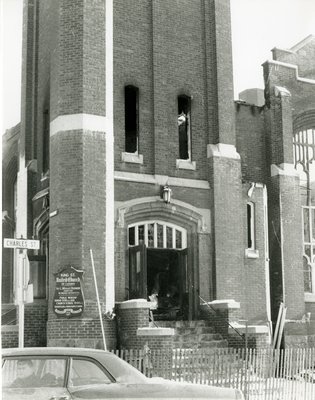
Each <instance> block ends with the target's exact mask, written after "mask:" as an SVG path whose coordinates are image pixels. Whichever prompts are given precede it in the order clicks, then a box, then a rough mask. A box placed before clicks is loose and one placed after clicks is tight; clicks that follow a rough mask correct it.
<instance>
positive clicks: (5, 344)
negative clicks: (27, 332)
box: [1, 325, 19, 349]
mask: <svg viewBox="0 0 315 400" xmlns="http://www.w3.org/2000/svg"><path fill="white" fill-rule="evenodd" d="M18 345H19V332H18V326H17V325H8V326H2V327H1V347H2V348H3V349H9V348H11V347H18Z"/></svg>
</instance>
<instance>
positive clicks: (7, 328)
mask: <svg viewBox="0 0 315 400" xmlns="http://www.w3.org/2000/svg"><path fill="white" fill-rule="evenodd" d="M18 331H19V325H2V326H1V332H18Z"/></svg>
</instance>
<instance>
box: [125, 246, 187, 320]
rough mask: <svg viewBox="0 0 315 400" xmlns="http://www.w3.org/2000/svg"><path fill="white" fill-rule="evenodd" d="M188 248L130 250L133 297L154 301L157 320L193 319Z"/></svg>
mask: <svg viewBox="0 0 315 400" xmlns="http://www.w3.org/2000/svg"><path fill="white" fill-rule="evenodd" d="M190 275H191V271H190V270H189V268H188V263H187V249H183V250H175V249H152V248H150V249H148V248H147V247H146V246H144V245H139V246H133V247H130V248H129V298H130V299H136V298H145V299H148V300H150V301H151V302H152V307H151V309H152V310H153V315H154V319H155V320H175V319H178V320H182V319H189V320H191V319H192V318H193V309H192V307H193V301H192V297H193V292H192V291H193V285H192V284H191V277H190Z"/></svg>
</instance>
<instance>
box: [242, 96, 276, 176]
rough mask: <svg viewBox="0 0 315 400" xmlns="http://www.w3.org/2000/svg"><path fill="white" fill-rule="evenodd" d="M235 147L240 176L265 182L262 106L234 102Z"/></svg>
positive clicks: (263, 115)
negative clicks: (237, 153) (238, 154)
mask: <svg viewBox="0 0 315 400" xmlns="http://www.w3.org/2000/svg"><path fill="white" fill-rule="evenodd" d="M235 118H236V122H235V123H236V147H237V150H238V152H239V153H240V156H241V163H242V177H243V179H245V180H248V181H250V182H261V183H263V182H266V178H267V173H268V171H267V160H266V138H265V129H266V126H265V113H264V108H263V107H257V106H254V105H249V104H245V105H244V104H241V103H240V102H235Z"/></svg>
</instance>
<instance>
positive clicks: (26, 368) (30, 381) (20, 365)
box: [11, 360, 38, 388]
mask: <svg viewBox="0 0 315 400" xmlns="http://www.w3.org/2000/svg"><path fill="white" fill-rule="evenodd" d="M36 386H38V379H37V377H36V375H35V372H34V366H33V362H32V360H19V361H18V362H17V378H16V379H15V380H14V381H13V383H12V384H11V387H16V388H18V387H20V388H24V387H36Z"/></svg>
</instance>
